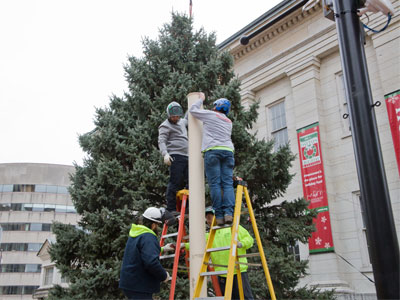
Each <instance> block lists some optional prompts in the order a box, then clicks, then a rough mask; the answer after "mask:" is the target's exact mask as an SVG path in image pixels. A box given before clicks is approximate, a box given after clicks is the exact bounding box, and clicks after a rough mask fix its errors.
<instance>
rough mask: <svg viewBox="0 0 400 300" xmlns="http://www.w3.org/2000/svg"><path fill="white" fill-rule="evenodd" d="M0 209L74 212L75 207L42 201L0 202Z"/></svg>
mask: <svg viewBox="0 0 400 300" xmlns="http://www.w3.org/2000/svg"><path fill="white" fill-rule="evenodd" d="M0 211H39V212H42V211H45V212H61V213H76V209H75V207H74V206H73V205H63V204H43V203H0Z"/></svg>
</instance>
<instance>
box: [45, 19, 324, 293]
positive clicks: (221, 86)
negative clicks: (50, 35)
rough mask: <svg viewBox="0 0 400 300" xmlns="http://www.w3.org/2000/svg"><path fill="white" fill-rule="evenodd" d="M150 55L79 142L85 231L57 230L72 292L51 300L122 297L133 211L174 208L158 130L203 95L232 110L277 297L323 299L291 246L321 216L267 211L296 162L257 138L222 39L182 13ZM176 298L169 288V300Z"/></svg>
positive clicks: (183, 281)
mask: <svg viewBox="0 0 400 300" xmlns="http://www.w3.org/2000/svg"><path fill="white" fill-rule="evenodd" d="M143 53H144V56H143V57H142V58H135V57H130V58H129V63H128V64H127V65H126V66H125V71H126V75H125V76H126V80H127V82H128V84H129V90H128V92H126V93H125V94H124V96H123V97H116V96H113V97H111V99H110V104H109V107H107V108H101V109H97V111H96V117H95V121H94V123H95V124H94V125H95V128H94V130H92V131H91V132H88V133H86V134H83V135H82V136H80V138H79V143H80V145H81V147H82V149H83V150H84V151H85V152H86V153H87V157H86V158H85V160H84V162H83V165H82V166H79V165H75V167H76V173H75V174H74V175H73V176H72V177H71V180H72V185H71V187H70V193H71V197H72V200H73V202H74V205H75V207H76V209H77V212H78V213H79V214H80V215H81V220H80V222H79V227H78V228H75V227H73V226H70V225H63V224H59V223H58V224H54V226H53V231H54V233H55V234H56V236H57V243H55V244H53V245H52V247H51V250H50V254H51V258H52V260H54V261H55V262H56V264H57V265H56V266H57V268H58V269H59V270H60V271H61V273H62V274H63V275H64V276H66V277H67V278H68V279H69V281H70V286H69V288H68V289H62V288H61V287H56V288H54V289H53V290H52V291H51V295H50V296H51V298H53V299H117V298H123V297H122V293H121V292H120V291H119V289H118V279H119V270H120V266H121V260H122V256H123V252H124V248H125V243H126V240H127V237H128V231H129V227H130V224H131V223H132V222H133V220H134V212H139V213H141V212H143V211H144V209H145V208H147V207H148V206H150V205H151V206H162V205H165V191H166V185H167V179H168V169H167V167H166V166H165V165H164V164H163V162H162V157H161V155H160V153H159V151H158V147H157V136H158V125H159V124H160V123H161V122H162V121H163V120H164V119H165V118H166V113H165V109H166V106H167V104H168V103H170V102H171V101H177V102H179V103H180V104H181V105H182V107H183V108H184V109H185V110H186V109H187V101H186V95H187V94H188V93H190V92H194V91H202V92H204V93H205V94H206V99H207V101H206V102H205V104H206V106H207V104H208V105H209V104H211V103H212V101H213V100H215V99H217V98H220V97H226V98H228V99H230V100H231V101H232V112H231V113H230V114H229V117H230V118H231V119H232V120H233V124H234V128H233V134H232V138H233V142H234V145H235V148H236V151H235V161H236V167H235V173H236V174H237V175H238V176H241V177H243V178H245V179H246V181H247V182H248V188H249V191H250V194H251V196H252V200H253V202H254V204H253V205H254V209H255V212H256V216H257V221H258V225H259V228H260V234H261V235H262V239H263V244H264V247H265V251H266V255H267V260H268V263H269V267H270V271H271V276H272V280H273V282H274V286H275V289H276V293H277V296H278V297H280V298H287V297H291V298H296V297H304V298H310V297H314V296H315V295H316V293H315V291H312V290H309V289H301V290H298V291H297V290H296V289H295V286H296V284H297V283H298V279H299V277H300V276H302V275H304V274H305V272H306V264H307V263H306V262H304V261H301V262H299V261H296V260H295V259H294V257H293V255H292V254H290V252H289V251H288V246H290V245H294V243H295V242H296V241H301V242H306V241H307V238H308V237H309V236H310V234H311V232H312V230H313V226H312V217H313V216H314V215H315V213H314V212H307V203H306V202H305V201H304V200H303V199H296V200H293V199H290V200H292V201H287V202H286V201H284V202H282V203H281V204H279V205H274V206H267V204H269V203H271V201H273V200H274V199H277V198H278V197H281V196H283V195H284V193H285V191H286V188H287V187H288V185H289V183H290V181H291V179H292V177H293V175H291V174H290V173H289V168H290V166H291V163H292V161H293V159H294V156H293V154H292V153H291V152H290V150H289V147H283V148H281V149H280V150H279V151H277V152H273V151H272V142H266V141H264V140H261V141H259V140H257V139H256V138H255V136H254V135H252V134H250V133H249V132H250V131H251V129H252V124H253V123H254V122H255V121H256V120H257V104H254V105H253V106H252V107H251V108H250V109H249V110H247V111H246V110H244V108H243V107H242V105H241V102H240V94H239V86H240V82H239V81H238V79H237V78H236V77H235V75H234V73H233V69H232V66H233V59H232V57H231V56H230V54H229V53H227V52H220V51H218V48H217V46H216V38H215V35H214V34H206V33H205V32H204V30H199V31H196V32H195V31H194V30H193V27H192V20H191V19H190V18H188V17H186V16H184V15H179V14H174V13H173V14H172V21H171V23H170V24H166V25H164V27H163V28H162V29H161V30H160V34H159V37H158V39H157V40H150V39H144V40H143ZM199 151H200V149H199ZM249 274H250V276H251V280H252V282H255V281H257V284H253V288H254V292H255V294H256V295H257V297H258V298H266V297H269V295H268V292H267V289H266V284H264V285H263V286H262V285H261V284H260V282H265V280H264V279H262V278H261V277H262V276H263V273H262V270H257V269H256V270H251V271H249ZM188 292H189V286H188V282H187V278H185V277H184V276H183V277H182V278H180V280H179V282H178V286H177V292H176V298H177V299H178V298H188ZM167 294H168V286H167V285H165V284H164V288H163V291H162V293H161V297H162V298H164V297H165V296H166V295H167ZM311 295H313V296H311Z"/></svg>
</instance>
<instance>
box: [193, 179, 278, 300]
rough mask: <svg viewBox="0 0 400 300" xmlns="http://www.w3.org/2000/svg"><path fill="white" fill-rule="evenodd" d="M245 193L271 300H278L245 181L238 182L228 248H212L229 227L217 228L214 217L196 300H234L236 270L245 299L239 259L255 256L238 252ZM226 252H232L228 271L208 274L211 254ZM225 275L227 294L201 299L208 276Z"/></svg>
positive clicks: (196, 287) (240, 291)
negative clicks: (221, 233) (215, 238)
mask: <svg viewBox="0 0 400 300" xmlns="http://www.w3.org/2000/svg"><path fill="white" fill-rule="evenodd" d="M243 193H244V196H245V199H246V205H247V208H248V210H249V215H250V220H251V225H252V227H253V231H254V235H255V237H256V241H257V246H258V251H259V253H258V255H259V256H260V258H261V262H262V267H263V269H264V274H265V279H266V280H267V285H268V290H269V293H270V295H271V299H272V300H276V297H275V292H274V287H273V286H272V281H271V276H270V274H269V270H268V266H267V260H266V258H265V254H264V249H263V247H262V244H261V238H260V234H259V232H258V228H257V223H256V219H255V217H254V212H253V208H252V205H251V201H250V197H249V193H248V191H247V183H246V182H245V181H243V180H239V181H238V185H237V188H236V203H235V212H234V216H233V222H232V228H231V232H232V237H231V245H230V246H227V247H219V248H212V245H213V242H214V237H215V232H216V231H217V230H219V229H221V228H226V227H228V226H226V225H225V226H216V220H215V216H214V219H213V221H212V224H211V228H210V233H209V236H208V241H207V244H206V249H205V252H204V256H203V262H202V266H201V268H200V272H199V275H198V277H197V281H196V286H195V289H194V294H193V298H194V299H201V300H203V299H218V300H222V299H224V300H230V299H231V298H232V286H233V277H234V273H235V269H236V270H238V272H237V279H238V280H237V281H238V289H239V294H240V299H244V294H243V285H242V277H241V273H240V268H239V258H240V257H249V256H254V254H249V255H240V256H238V252H237V244H238V230H239V223H240V214H241V208H242V199H243ZM224 250H230V251H229V262H228V266H225V267H228V269H227V270H225V271H215V272H207V266H209V265H210V263H209V260H210V256H211V253H212V252H216V251H224ZM240 264H243V263H240ZM211 265H212V264H211ZM225 274H226V275H227V276H226V285H225V293H224V295H225V296H222V297H206V298H204V297H202V298H201V297H200V291H201V288H202V286H203V283H204V279H205V278H206V276H211V275H225Z"/></svg>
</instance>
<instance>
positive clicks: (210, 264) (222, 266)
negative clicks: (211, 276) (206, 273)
mask: <svg viewBox="0 0 400 300" xmlns="http://www.w3.org/2000/svg"><path fill="white" fill-rule="evenodd" d="M204 264H205V265H207V266H211V267H221V268H227V267H228V265H219V264H213V263H204Z"/></svg>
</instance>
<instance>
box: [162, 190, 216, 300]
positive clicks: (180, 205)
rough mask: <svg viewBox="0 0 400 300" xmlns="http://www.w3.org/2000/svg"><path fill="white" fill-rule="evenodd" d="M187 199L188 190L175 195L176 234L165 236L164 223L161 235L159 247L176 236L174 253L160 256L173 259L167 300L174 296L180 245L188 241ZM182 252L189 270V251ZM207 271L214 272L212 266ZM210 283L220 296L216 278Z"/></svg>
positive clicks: (213, 277)
mask: <svg viewBox="0 0 400 300" xmlns="http://www.w3.org/2000/svg"><path fill="white" fill-rule="evenodd" d="M188 197H189V190H187V189H183V190H180V191H178V192H177V193H176V200H177V204H176V210H177V211H179V212H180V215H179V217H178V218H179V225H178V232H175V233H170V234H167V232H168V225H167V222H165V223H164V226H163V230H162V233H161V239H160V247H163V246H164V243H165V239H166V238H169V237H174V236H177V240H176V247H175V253H174V254H171V255H162V256H160V259H166V258H172V257H173V258H174V265H173V268H172V276H171V288H170V292H169V300H173V299H174V296H175V287H176V278H177V275H178V266H179V258H180V255H181V254H182V252H183V251H181V249H180V245H181V243H182V242H188V241H189V236H188V234H187V232H186V228H185V212H186V206H187V201H188ZM184 251H185V263H186V267H187V270H189V251H188V250H184ZM209 271H214V269H213V267H212V266H210V267H209ZM188 276H189V274H188ZM189 277H190V276H189ZM211 281H212V284H213V287H214V291H215V294H216V296H222V292H221V289H220V287H219V283H218V279H217V277H216V276H212V277H211Z"/></svg>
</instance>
